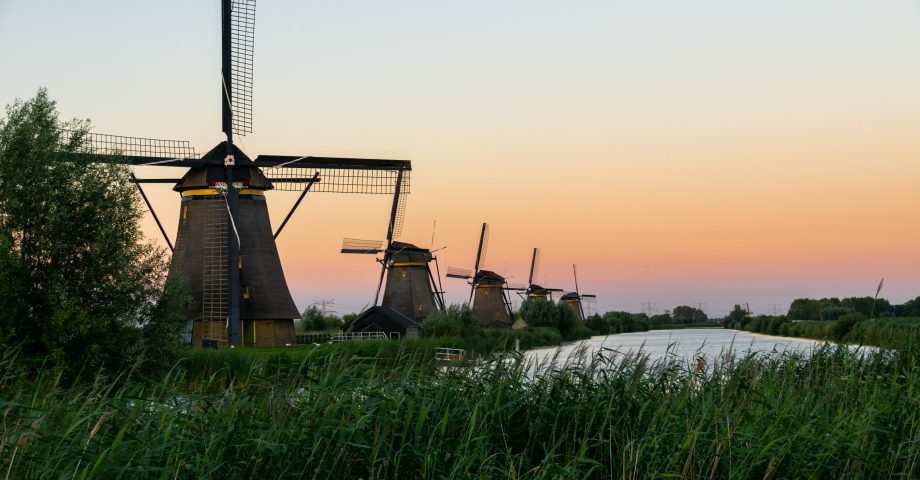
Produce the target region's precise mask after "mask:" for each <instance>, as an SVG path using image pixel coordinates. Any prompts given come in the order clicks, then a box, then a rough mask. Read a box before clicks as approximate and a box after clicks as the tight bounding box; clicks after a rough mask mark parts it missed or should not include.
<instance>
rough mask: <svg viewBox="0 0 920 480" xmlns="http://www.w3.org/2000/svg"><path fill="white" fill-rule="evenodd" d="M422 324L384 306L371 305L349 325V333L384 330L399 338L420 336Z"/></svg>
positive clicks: (389, 334)
mask: <svg viewBox="0 0 920 480" xmlns="http://www.w3.org/2000/svg"><path fill="white" fill-rule="evenodd" d="M421 330H422V326H421V325H420V324H419V323H418V322H416V321H415V320H413V319H411V318H409V317H407V316H405V315H403V314H402V313H399V312H398V311H396V310H394V309H392V308H390V307H384V306H377V307H371V308H368V309H367V310H365V311H363V312H361V314H360V315H358V318H356V319H355V321H354V322H352V323H351V325H350V326H349V327H348V330H347V333H357V332H383V333H386V334H387V335H388V336H393V335H394V334H395V335H399V338H418V337H419V335H420V333H421Z"/></svg>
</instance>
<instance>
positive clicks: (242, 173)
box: [173, 142, 274, 192]
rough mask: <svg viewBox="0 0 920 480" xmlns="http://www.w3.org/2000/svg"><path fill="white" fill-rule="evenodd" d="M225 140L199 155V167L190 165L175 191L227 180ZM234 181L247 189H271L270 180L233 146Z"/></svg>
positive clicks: (201, 187) (200, 187)
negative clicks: (200, 164)
mask: <svg viewBox="0 0 920 480" xmlns="http://www.w3.org/2000/svg"><path fill="white" fill-rule="evenodd" d="M226 151H227V142H221V143H219V144H218V145H217V146H216V147H214V148H212V149H211V151H209V152H208V153H206V154H205V155H204V156H203V157H201V160H200V161H201V163H202V164H203V165H202V166H200V167H192V168H191V169H189V171H187V172H186V173H185V175H183V176H182V180H180V181H179V183H177V184H176V186H174V187H173V190H175V191H177V192H184V191H186V190H198V189H211V188H213V187H214V185H215V184H218V183H224V182H226V181H227V170H226V168H225V167H224V158H225V157H226ZM233 160H234V162H235V163H236V166H235V168H234V172H233V173H234V175H233V176H234V183H235V182H240V183H242V184H243V185H244V186H245V187H244V188H247V189H255V190H271V189H273V188H274V186H273V185H272V182H271V181H270V180H269V179H268V178H266V177H265V175H264V174H263V173H262V171H261V170H260V169H258V168H256V167H255V166H250V165H249V164H252V163H253V162H252V160H251V159H250V158H249V157H248V156H246V154H245V153H243V151H242V150H240V149H239V148H237V146H236V145H234V146H233Z"/></svg>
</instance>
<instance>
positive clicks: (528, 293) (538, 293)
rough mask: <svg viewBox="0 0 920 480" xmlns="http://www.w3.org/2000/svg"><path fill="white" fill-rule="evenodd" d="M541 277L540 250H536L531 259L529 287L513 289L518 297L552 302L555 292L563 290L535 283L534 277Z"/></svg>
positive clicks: (528, 278)
mask: <svg viewBox="0 0 920 480" xmlns="http://www.w3.org/2000/svg"><path fill="white" fill-rule="evenodd" d="M539 275H540V249H539V248H534V249H533V254H532V255H531V257H530V274H529V275H528V277H527V285H526V286H523V287H517V288H513V289H512V290H517V291H518V295H520V296H521V297H523V298H524V299H525V300H526V299H535V300H550V301H552V299H553V292H561V291H562V289H561V288H546V287H543V286H540V285H537V284H536V283H533V280H534V277H539Z"/></svg>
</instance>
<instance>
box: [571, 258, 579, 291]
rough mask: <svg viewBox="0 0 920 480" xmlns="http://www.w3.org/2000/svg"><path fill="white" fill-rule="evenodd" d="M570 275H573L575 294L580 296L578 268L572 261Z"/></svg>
mask: <svg viewBox="0 0 920 480" xmlns="http://www.w3.org/2000/svg"><path fill="white" fill-rule="evenodd" d="M572 275H574V276H575V294H576V295H578V296H581V294H580V293H579V292H578V270H576V268H575V264H574V263H573V264H572Z"/></svg>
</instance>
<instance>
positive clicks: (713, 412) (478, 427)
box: [0, 349, 920, 479]
mask: <svg viewBox="0 0 920 480" xmlns="http://www.w3.org/2000/svg"><path fill="white" fill-rule="evenodd" d="M217 354H220V352H217ZM389 354H392V356H387V357H383V356H381V357H374V358H368V359H365V360H359V361H355V360H354V359H353V358H346V357H345V356H342V355H334V354H324V353H323V351H322V349H312V350H304V353H302V354H300V355H301V356H300V357H298V358H297V359H296V361H295V359H293V358H290V359H289V360H290V361H291V363H289V364H288V365H287V367H286V368H285V369H283V371H282V370H278V369H277V368H272V367H271V365H270V363H271V362H268V363H267V364H265V365H264V366H263V367H262V368H258V369H251V370H249V371H248V372H247V374H246V375H245V376H238V377H234V378H233V379H232V382H230V383H227V382H226V380H227V378H221V377H220V376H218V375H214V376H211V377H209V378H194V379H190V378H187V377H186V376H185V375H184V374H183V373H182V370H181V369H179V370H176V371H174V372H173V373H172V374H171V375H169V376H167V377H165V378H163V379H160V380H159V381H158V382H149V381H146V380H144V379H139V378H134V377H132V375H131V374H130V373H129V372H123V373H122V374H121V375H120V376H119V378H118V379H117V380H114V381H113V380H103V379H102V378H100V379H99V380H98V381H97V382H95V383H89V384H83V385H78V386H71V387H67V386H64V385H62V384H60V383H59V382H58V378H57V377H56V376H55V375H54V374H53V373H51V372H44V373H42V374H40V375H39V376H38V377H37V378H32V379H29V378H25V377H24V376H23V375H22V374H21V373H22V371H21V366H20V365H19V363H18V362H17V360H16V359H15V358H12V357H11V356H10V355H6V357H5V358H4V359H3V360H2V361H0V418H3V422H2V427H0V428H2V432H0V433H2V436H0V474H4V475H6V477H7V478H18V479H26V478H36V477H52V478H59V477H67V478H73V477H79V478H113V479H114V478H205V477H223V476H233V477H235V478H286V477H294V478H297V477H313V476H320V477H325V476H328V475H329V474H331V473H332V472H335V476H339V477H346V478H369V477H373V478H471V477H475V478H506V477H507V478H559V477H565V478H611V477H615V478H656V477H657V478H666V477H675V476H677V477H680V476H683V477H686V478H699V477H705V478H781V477H798V478H835V477H836V478H847V477H849V478H866V477H880V476H882V477H889V476H903V477H914V476H917V475H920V464H918V461H920V449H918V448H920V447H918V445H920V444H918V440H920V409H918V408H917V398H920V364H918V363H916V362H915V361H913V360H911V359H909V358H908V357H905V356H901V355H900V354H888V353H886V354H879V355H876V356H871V357H858V356H855V355H852V354H850V353H849V352H848V351H846V350H845V349H837V350H832V349H825V350H822V351H819V352H818V353H817V354H815V355H814V356H813V357H811V358H804V357H800V356H795V355H785V356H774V357H761V356H752V357H747V358H744V359H740V360H738V361H737V362H736V363H733V364H731V365H717V366H715V369H714V370H713V371H712V372H711V373H707V374H705V375H704V374H702V373H699V372H694V371H693V370H692V368H689V367H688V366H687V365H684V364H681V363H661V364H650V363H647V362H644V361H641V360H639V359H636V358H627V359H622V358H620V359H619V360H616V361H614V360H605V359H604V358H600V359H598V360H596V361H595V362H593V363H591V364H590V365H588V366H587V367H585V366H581V367H574V366H572V367H569V368H561V369H556V370H553V371H549V372H546V373H545V374H543V375H540V376H537V377H536V378H534V377H533V376H532V375H531V374H529V373H528V372H527V370H526V369H525V366H524V365H523V364H520V363H492V364H488V365H486V366H485V367H484V368H479V369H476V370H470V369H466V368H461V369H448V370H443V369H438V368H436V365H435V364H434V362H433V361H432V360H431V359H430V357H427V356H422V355H421V353H420V352H419V351H417V350H411V349H402V350H395V351H392V352H389ZM389 354H388V355H389Z"/></svg>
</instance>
